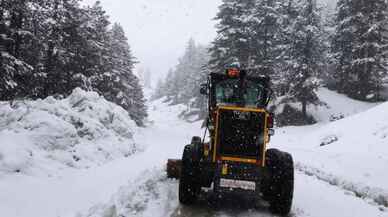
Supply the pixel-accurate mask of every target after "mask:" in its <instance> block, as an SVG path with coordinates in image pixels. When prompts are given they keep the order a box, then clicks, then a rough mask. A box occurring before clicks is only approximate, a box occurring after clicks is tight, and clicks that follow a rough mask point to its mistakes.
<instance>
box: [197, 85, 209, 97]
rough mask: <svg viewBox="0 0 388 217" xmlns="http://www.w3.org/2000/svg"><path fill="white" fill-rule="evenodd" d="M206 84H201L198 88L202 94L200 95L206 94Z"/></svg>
mask: <svg viewBox="0 0 388 217" xmlns="http://www.w3.org/2000/svg"><path fill="white" fill-rule="evenodd" d="M207 90H208V88H207V84H201V88H200V90H199V92H200V93H201V94H202V95H207Z"/></svg>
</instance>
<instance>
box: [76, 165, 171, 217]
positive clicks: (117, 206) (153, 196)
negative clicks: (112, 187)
mask: <svg viewBox="0 0 388 217" xmlns="http://www.w3.org/2000/svg"><path fill="white" fill-rule="evenodd" d="M177 191H178V189H177V182H176V181H174V180H172V179H167V177H166V176H165V175H164V171H160V170H157V169H152V170H147V171H145V172H144V173H143V174H141V176H139V178H138V179H137V180H134V181H131V182H130V183H129V184H128V186H124V187H121V188H120V189H119V191H118V193H116V194H115V195H114V196H113V198H112V199H111V201H110V202H109V203H108V204H105V205H101V204H99V205H96V206H94V207H93V208H91V209H90V210H89V212H88V214H86V215H85V216H87V217H106V216H111V217H120V216H128V217H129V216H131V217H137V216H141V217H146V216H149V217H158V216H160V217H163V216H171V214H172V213H173V212H174V210H175V209H176V204H178V198H177V195H178V192H177ZM79 216H80V215H79Z"/></svg>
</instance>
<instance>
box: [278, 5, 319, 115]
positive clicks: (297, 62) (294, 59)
mask: <svg viewBox="0 0 388 217" xmlns="http://www.w3.org/2000/svg"><path fill="white" fill-rule="evenodd" d="M299 6H300V14H299V15H298V17H297V18H296V20H295V22H294V24H293V30H292V32H291V37H292V38H293V41H292V43H291V45H290V56H289V57H288V59H287V65H288V67H287V72H286V76H287V77H286V82H287V84H289V86H288V88H287V90H288V93H287V97H288V99H289V100H291V101H296V102H300V103H301V104H302V113H303V115H304V116H305V117H307V111H306V110H307V104H318V103H319V99H318V97H317V95H316V92H315V91H316V89H317V87H318V81H317V76H318V75H319V73H321V72H322V67H323V66H324V62H323V61H324V53H325V47H324V46H323V45H324V42H323V40H322V39H323V30H322V26H321V20H320V16H319V10H318V8H317V5H316V2H315V1H314V0H301V1H299Z"/></svg>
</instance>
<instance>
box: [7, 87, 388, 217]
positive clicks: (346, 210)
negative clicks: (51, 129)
mask: <svg viewBox="0 0 388 217" xmlns="http://www.w3.org/2000/svg"><path fill="white" fill-rule="evenodd" d="M325 91H326V92H325ZM320 94H323V95H325V96H327V97H328V98H327V100H324V101H326V102H327V103H328V104H329V105H332V107H331V108H332V110H331V111H329V110H328V109H321V110H322V111H324V112H321V113H320V114H318V113H319V109H317V116H318V115H321V116H322V117H323V116H325V117H329V115H331V114H335V113H337V112H343V114H344V116H346V117H345V118H343V119H341V120H339V121H334V122H327V121H323V122H320V123H318V124H316V125H313V126H307V127H306V126H305V127H286V128H280V129H277V134H276V135H275V136H274V137H273V139H272V141H271V147H278V148H281V149H283V150H287V151H289V152H291V153H292V154H293V156H294V159H295V161H296V163H297V166H296V168H297V169H296V177H295V195H294V205H293V210H292V214H291V216H298V217H299V216H300V217H305V216H306V217H307V216H314V217H320V216H322V217H326V216H341V217H347V216H349V217H357V216H360V217H361V216H362V217H365V216H374V217H375V216H381V217H388V204H386V201H387V198H388V196H387V195H386V192H387V191H388V185H387V184H386V180H388V177H387V173H386V171H385V170H386V169H388V161H387V158H386V156H387V155H386V154H387V150H388V147H387V145H388V123H386V120H388V104H387V103H386V104H381V105H378V106H376V107H374V106H375V105H372V104H364V103H360V102H357V101H352V100H349V99H347V98H346V97H343V96H342V95H338V94H335V93H333V92H330V91H327V90H323V92H322V91H320ZM38 104H39V103H38ZM361 104H363V105H361ZM342 105H344V106H345V105H346V108H347V109H345V110H342ZM337 106H339V107H341V108H337ZM362 106H364V107H362ZM2 107H3V106H2ZM2 107H0V109H1V108H2ZM371 107H373V108H371ZM369 108H371V109H369ZM184 109H185V107H184V106H180V105H177V106H167V105H166V104H163V103H162V100H158V101H154V102H151V103H150V104H149V110H150V123H149V126H148V127H147V128H145V129H135V130H133V133H134V138H133V140H134V144H139V147H145V149H144V151H142V152H137V153H135V154H133V155H130V156H127V157H118V158H115V159H112V160H110V161H104V162H105V163H104V164H102V165H100V166H96V165H97V164H95V165H93V166H90V168H88V169H85V168H81V169H73V168H71V167H69V168H65V169H63V170H61V171H59V172H58V173H57V175H56V176H52V177H47V176H41V175H31V174H29V173H22V172H19V173H7V175H4V176H1V177H0V216H12V217H27V216H28V217H31V216H39V217H46V216H47V217H119V216H126V217H127V216H152V217H158V216H272V215H271V214H270V213H269V212H268V210H267V208H266V205H265V204H262V205H259V206H257V207H255V206H249V205H248V206H247V207H245V206H243V208H241V207H240V206H235V203H234V202H232V203H231V204H230V205H231V206H226V207H221V209H214V208H213V207H211V206H209V205H208V204H207V203H206V197H204V198H203V199H202V200H201V201H202V202H200V204H198V205H196V206H194V207H184V206H181V205H179V203H178V199H177V191H178V189H177V188H178V183H177V181H176V180H171V179H167V178H166V176H165V172H164V166H165V163H166V159H167V158H174V157H177V158H179V157H180V155H181V153H182V149H183V146H184V145H185V144H186V143H188V142H189V141H190V138H191V136H193V135H201V134H202V130H201V129H200V126H201V122H194V123H188V122H185V121H182V120H180V119H179V118H178V117H177V114H179V113H180V112H181V111H182V110H184ZM368 109H369V110H368ZM310 112H312V113H313V112H314V111H313V110H310ZM0 114H1V113H0ZM3 118H4V117H1V120H2V119H3ZM325 120H328V119H325ZM12 129H13V130H14V131H15V130H16V129H17V127H15V128H12ZM3 131H5V130H1V133H3ZM6 131H8V130H6ZM22 132H23V131H22ZM6 138H8V139H9V140H10V142H12V140H13V137H9V136H8V137H6ZM3 140H4V139H3ZM15 140H16V139H15ZM17 140H18V141H19V138H18V139H17ZM29 141H34V140H29V138H28V139H27V141H25V142H26V143H28V142H29ZM321 144H322V145H323V146H321ZM0 150H1V145H0ZM11 151H12V150H11ZM384 169H385V170H384ZM241 203H243V204H244V203H245V202H240V204H241Z"/></svg>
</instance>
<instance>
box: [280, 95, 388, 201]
mask: <svg viewBox="0 0 388 217" xmlns="http://www.w3.org/2000/svg"><path fill="white" fill-rule="evenodd" d="M351 106H352V105H348V108H349V107H351ZM353 106H354V105H353ZM387 120H388V103H383V104H381V105H378V106H375V107H374V108H371V109H369V110H367V111H364V112H361V113H358V114H355V115H352V116H349V117H345V118H343V119H341V120H338V121H334V122H331V123H326V124H324V123H321V124H317V125H314V126H309V127H286V128H280V129H279V130H278V134H277V135H276V136H275V137H273V142H272V144H276V145H277V146H278V147H279V148H281V149H283V150H287V151H289V152H291V153H292V154H293V155H294V158H295V160H296V161H297V162H299V166H298V167H299V169H300V170H302V171H304V172H306V173H308V174H312V175H314V176H316V177H318V178H319V179H321V180H324V181H327V182H329V183H331V184H334V185H338V186H340V187H342V188H344V189H346V190H349V191H352V192H354V193H355V194H356V195H358V196H359V197H362V198H369V199H372V200H373V201H375V202H376V203H377V204H378V205H382V206H385V207H388V182H387V180H388V173H387V168H388V122H387Z"/></svg>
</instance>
